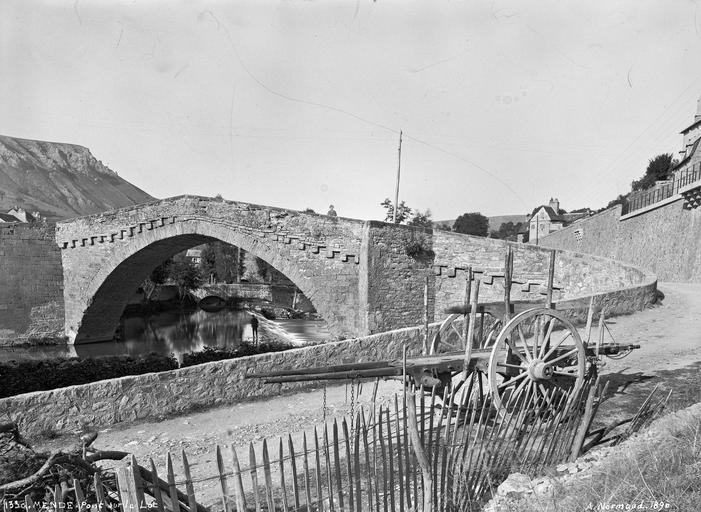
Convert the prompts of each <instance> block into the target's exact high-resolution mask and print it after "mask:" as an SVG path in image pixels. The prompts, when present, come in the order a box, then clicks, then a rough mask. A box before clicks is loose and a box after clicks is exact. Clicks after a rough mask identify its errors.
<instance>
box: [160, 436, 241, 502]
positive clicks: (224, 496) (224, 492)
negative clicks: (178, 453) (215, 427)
mask: <svg viewBox="0 0 701 512" xmlns="http://www.w3.org/2000/svg"><path fill="white" fill-rule="evenodd" d="M216 459H217V471H218V472H219V490H220V491H221V501H222V506H223V507H224V511H225V512H230V511H231V506H230V505H229V488H228V486H227V484H226V476H225V475H226V469H225V468H224V459H223V457H222V453H221V448H220V447H219V445H217V451H216ZM168 481H169V482H170V474H169V475H168ZM173 489H175V484H173ZM170 497H171V499H173V498H175V499H177V497H178V495H177V494H173V490H171V492H170ZM190 512H192V511H190Z"/></svg>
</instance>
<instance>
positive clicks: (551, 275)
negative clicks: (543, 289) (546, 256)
mask: <svg viewBox="0 0 701 512" xmlns="http://www.w3.org/2000/svg"><path fill="white" fill-rule="evenodd" d="M556 255H557V252H556V251H555V249H553V250H552V251H550V265H549V268H548V291H547V295H546V298H545V307H546V308H551V309H552V308H553V286H555V256H556Z"/></svg>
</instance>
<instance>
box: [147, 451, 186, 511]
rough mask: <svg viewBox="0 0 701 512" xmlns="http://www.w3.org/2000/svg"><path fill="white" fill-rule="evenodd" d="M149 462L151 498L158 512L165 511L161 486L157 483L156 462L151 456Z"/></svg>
mask: <svg viewBox="0 0 701 512" xmlns="http://www.w3.org/2000/svg"><path fill="white" fill-rule="evenodd" d="M149 464H150V466H151V484H152V486H153V499H154V500H155V501H156V508H157V509H158V512H165V506H164V505H163V494H161V486H160V485H158V480H159V478H158V471H157V470H156V464H155V463H154V462H153V459H151V458H149ZM191 512H193V511H191Z"/></svg>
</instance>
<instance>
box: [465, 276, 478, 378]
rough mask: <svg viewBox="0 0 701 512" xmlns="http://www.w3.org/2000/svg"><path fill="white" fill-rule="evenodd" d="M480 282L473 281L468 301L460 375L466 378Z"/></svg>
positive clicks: (473, 336) (473, 335) (473, 334)
mask: <svg viewBox="0 0 701 512" xmlns="http://www.w3.org/2000/svg"><path fill="white" fill-rule="evenodd" d="M479 293H480V282H479V280H478V281H475V287H474V291H473V293H472V301H471V303H470V320H469V322H468V326H467V336H466V337H465V360H464V362H463V369H462V377H463V379H467V368H468V366H469V365H470V359H471V358H472V342H473V340H474V338H475V321H476V319H477V301H478V300H479Z"/></svg>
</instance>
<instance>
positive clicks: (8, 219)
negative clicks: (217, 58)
mask: <svg viewBox="0 0 701 512" xmlns="http://www.w3.org/2000/svg"><path fill="white" fill-rule="evenodd" d="M17 222H22V221H21V220H19V219H18V218H17V217H15V216H14V215H10V214H9V213H0V224H14V223H17Z"/></svg>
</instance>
